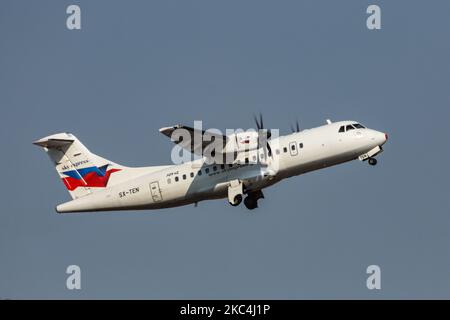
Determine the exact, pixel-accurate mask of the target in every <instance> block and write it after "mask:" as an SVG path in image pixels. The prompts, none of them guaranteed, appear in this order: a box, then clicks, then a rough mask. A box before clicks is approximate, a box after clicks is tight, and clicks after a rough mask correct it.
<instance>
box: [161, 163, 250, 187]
mask: <svg viewBox="0 0 450 320" xmlns="http://www.w3.org/2000/svg"><path fill="white" fill-rule="evenodd" d="M255 158H256V157H255ZM248 162H249V161H248V158H246V159H245V163H248ZM228 167H229V168H231V167H233V164H231V163H230V164H228ZM217 169H218V167H217V166H213V167H212V170H213V171H217ZM220 169H222V170H223V169H225V165H224V164H221V165H220ZM209 171H210V168H205V173H206V174H208V173H209ZM202 174H203V171H202V170H198V171H197V175H198V176H201V175H202ZM189 176H190V177H191V178H194V176H195V174H194V172H190V173H189ZM181 177H182V178H183V180H186V179H187V176H186V174H183V175H182V176H181ZM174 180H175V182H178V181H180V178H179V177H178V176H175V178H174ZM167 183H168V184H171V183H172V179H171V178H167Z"/></svg>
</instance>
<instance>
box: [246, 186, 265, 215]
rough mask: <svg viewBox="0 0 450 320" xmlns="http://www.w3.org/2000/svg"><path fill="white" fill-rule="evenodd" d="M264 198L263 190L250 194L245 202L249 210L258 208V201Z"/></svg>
mask: <svg viewBox="0 0 450 320" xmlns="http://www.w3.org/2000/svg"><path fill="white" fill-rule="evenodd" d="M261 198H264V194H263V193H262V191H261V190H258V191H253V192H249V193H248V195H247V198H245V200H244V205H245V207H246V208H247V209H248V210H253V209H256V208H258V200H259V199H261Z"/></svg>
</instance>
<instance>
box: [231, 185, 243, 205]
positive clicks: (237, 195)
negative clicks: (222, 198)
mask: <svg viewBox="0 0 450 320" xmlns="http://www.w3.org/2000/svg"><path fill="white" fill-rule="evenodd" d="M243 194H244V186H243V185H242V182H241V181H239V180H233V181H230V185H229V186H228V202H229V203H230V204H231V205H232V206H233V207H236V206H238V205H240V204H241V202H242V199H243Z"/></svg>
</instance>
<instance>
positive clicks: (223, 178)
mask: <svg viewBox="0 0 450 320" xmlns="http://www.w3.org/2000/svg"><path fill="white" fill-rule="evenodd" d="M255 121H256V126H257V131H255V130H254V131H245V132H235V133H232V134H230V135H221V134H219V133H217V132H210V131H208V130H207V131H203V130H199V129H196V128H191V127H188V126H184V125H176V126H172V127H165V128H161V129H160V132H161V133H162V134H164V135H166V136H168V137H171V140H172V141H173V142H175V143H176V144H177V145H176V146H177V147H179V148H182V149H183V150H187V151H188V152H189V153H190V154H194V155H197V156H198V158H197V159H194V160H193V161H187V162H184V163H180V164H174V165H165V166H150V167H139V168H131V167H125V166H122V165H119V164H117V163H114V162H112V161H109V160H106V159H104V158H102V157H100V156H97V155H95V154H93V153H91V152H90V151H89V150H88V149H87V148H86V147H85V146H84V145H83V144H82V143H81V142H80V141H79V140H78V139H77V138H76V137H75V136H74V135H73V134H70V133H58V134H54V135H50V136H48V137H45V138H42V139H39V140H37V141H35V142H33V143H34V144H35V145H37V146H40V147H43V148H44V150H45V151H46V152H47V154H48V155H49V156H50V159H51V160H52V162H53V164H54V165H55V167H56V171H57V172H58V174H59V176H60V178H61V180H62V182H63V183H64V185H65V186H66V188H67V190H68V191H69V193H70V195H71V196H72V199H73V200H71V201H68V202H65V203H62V204H60V205H58V206H56V211H57V212H58V213H65V212H86V211H111V210H139V209H161V208H169V207H177V206H183V205H187V204H195V205H197V203H198V202H200V201H204V200H212V199H223V198H226V199H228V202H229V203H230V204H231V205H232V206H238V205H239V204H241V202H242V200H244V201H243V202H244V204H245V206H246V207H247V208H248V209H250V210H252V209H255V208H257V207H258V200H259V199H261V198H264V195H263V192H262V190H263V189H264V188H267V187H269V186H271V185H273V184H275V183H278V182H281V181H282V180H283V179H286V178H289V177H293V176H298V175H301V174H304V173H307V172H310V171H314V170H318V169H323V168H326V167H330V166H334V165H337V164H341V163H344V162H348V161H351V160H357V159H358V160H360V161H365V162H367V163H369V164H370V165H372V166H374V165H376V164H377V160H376V159H375V156H376V155H378V154H379V153H380V152H382V151H383V149H382V146H383V145H384V144H385V143H386V141H387V139H388V136H387V134H385V133H382V132H379V131H376V130H373V129H369V128H366V127H364V126H363V125H361V124H360V123H359V122H357V121H340V122H331V121H330V120H327V123H326V124H325V125H322V126H319V127H316V128H312V129H307V130H302V131H301V130H300V129H299V125H298V122H297V126H296V128H292V129H293V130H292V131H293V132H292V133H290V134H288V135H284V136H277V137H275V135H274V134H273V132H274V130H268V129H265V128H264V126H263V119H262V116H260V118H259V119H258V118H256V117H255ZM180 131H182V133H183V134H184V137H182V138H180V137H181V136H183V135H180V134H179V133H180ZM276 131H278V130H276ZM177 133H178V138H177ZM186 135H187V136H188V137H187V138H188V139H186ZM196 137H200V139H196ZM189 138H190V139H189ZM192 138H193V139H192ZM196 140H197V141H196ZM192 141H193V142H192ZM213 145H215V146H216V147H217V146H219V147H217V148H216V147H214V148H212V146H213ZM244 197H245V198H244Z"/></svg>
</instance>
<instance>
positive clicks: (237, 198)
mask: <svg viewBox="0 0 450 320" xmlns="http://www.w3.org/2000/svg"><path fill="white" fill-rule="evenodd" d="M233 200H234V202H233V203H231V205H232V206H233V207H237V206H238V205H240V204H241V202H242V194H238V195H236V196H235V197H234V199H233Z"/></svg>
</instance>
